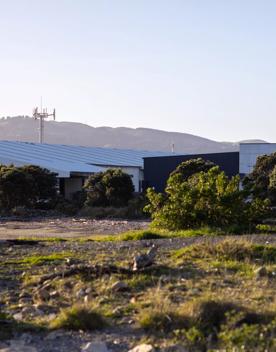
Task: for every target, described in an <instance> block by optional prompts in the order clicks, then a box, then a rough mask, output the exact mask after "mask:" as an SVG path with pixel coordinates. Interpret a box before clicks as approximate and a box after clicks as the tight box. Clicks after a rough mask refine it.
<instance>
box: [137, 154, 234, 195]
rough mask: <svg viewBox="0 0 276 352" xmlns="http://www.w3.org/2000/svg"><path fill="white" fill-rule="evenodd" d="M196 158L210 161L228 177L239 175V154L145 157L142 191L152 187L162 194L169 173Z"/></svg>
mask: <svg viewBox="0 0 276 352" xmlns="http://www.w3.org/2000/svg"><path fill="white" fill-rule="evenodd" d="M197 158H202V159H204V160H209V161H212V162H213V163H214V164H216V165H218V166H219V167H220V169H221V170H222V171H224V172H225V173H226V175H227V176H228V177H232V176H235V175H237V174H239V152H227V153H210V154H192V155H191V154H189V155H172V156H158V157H146V158H144V182H143V189H144V190H145V189H147V188H148V187H154V188H155V190H156V191H157V192H163V191H164V189H165V187H166V182H167V179H168V177H169V175H170V173H171V172H172V171H174V170H175V169H176V168H177V166H178V165H179V164H181V163H182V162H183V161H187V160H190V159H197Z"/></svg>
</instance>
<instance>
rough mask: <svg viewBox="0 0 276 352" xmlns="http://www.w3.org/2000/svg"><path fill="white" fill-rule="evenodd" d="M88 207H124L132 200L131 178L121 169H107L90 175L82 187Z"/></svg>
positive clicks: (132, 187)
mask: <svg viewBox="0 0 276 352" xmlns="http://www.w3.org/2000/svg"><path fill="white" fill-rule="evenodd" d="M84 188H85V190H86V192H87V201H86V204H87V205H90V206H125V205H127V203H128V201H129V200H130V199H131V198H132V196H133V192H134V186H133V183H132V180H131V177H130V176H129V175H128V174H127V173H124V172H122V170H121V169H108V170H106V171H104V172H99V173H97V174H95V175H92V176H90V177H89V179H88V180H87V182H86V184H85V186H84Z"/></svg>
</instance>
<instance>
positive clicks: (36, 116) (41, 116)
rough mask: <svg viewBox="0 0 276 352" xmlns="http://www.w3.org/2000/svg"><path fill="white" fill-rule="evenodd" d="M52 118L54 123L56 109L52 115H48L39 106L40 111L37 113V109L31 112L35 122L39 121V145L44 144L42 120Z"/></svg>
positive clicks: (45, 110)
mask: <svg viewBox="0 0 276 352" xmlns="http://www.w3.org/2000/svg"><path fill="white" fill-rule="evenodd" d="M51 116H52V117H53V119H54V121H55V119H56V109H54V110H53V112H52V113H48V111H47V109H43V108H42V106H41V111H40V112H39V111H38V107H36V108H34V110H33V117H34V119H35V120H38V119H39V143H43V142H44V120H45V119H47V118H49V117H51Z"/></svg>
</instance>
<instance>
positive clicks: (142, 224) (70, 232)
mask: <svg viewBox="0 0 276 352" xmlns="http://www.w3.org/2000/svg"><path fill="white" fill-rule="evenodd" d="M148 225H149V222H147V221H128V220H88V219H82V218H60V219H59V218H57V219H43V220H38V219H36V220H30V221H11V220H5V221H1V222H0V239H15V238H19V237H41V238H46V237H58V238H77V237H85V236H90V235H104V234H105V235H107V234H118V233H122V232H125V231H129V230H139V229H145V228H147V227H148Z"/></svg>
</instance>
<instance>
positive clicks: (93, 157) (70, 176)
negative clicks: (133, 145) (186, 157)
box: [0, 141, 167, 198]
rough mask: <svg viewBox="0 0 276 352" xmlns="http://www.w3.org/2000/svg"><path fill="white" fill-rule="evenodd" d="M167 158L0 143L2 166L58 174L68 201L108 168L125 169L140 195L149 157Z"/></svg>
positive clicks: (132, 152)
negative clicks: (26, 166) (86, 183)
mask: <svg viewBox="0 0 276 352" xmlns="http://www.w3.org/2000/svg"><path fill="white" fill-rule="evenodd" d="M160 155H167V154H166V153H162V152H149V151H139V150H126V149H111V148H100V147H81V146H74V145H59V144H40V143H28V142H16V141H15V142H14V141H0V164H4V165H9V164H13V165H15V166H23V165H27V164H33V165H37V166H40V167H43V168H46V169H48V170H50V171H52V172H55V173H56V174H57V177H58V179H59V185H60V191H61V193H62V194H64V196H65V197H66V198H70V197H71V196H72V194H73V193H75V192H77V191H79V190H81V188H82V186H83V184H84V182H85V179H86V178H87V177H89V176H90V175H91V174H94V173H97V172H100V171H104V170H106V169H108V168H111V167H114V168H121V169H122V170H123V171H124V172H126V173H128V174H129V175H130V176H131V177H132V182H133V185H134V188H135V191H136V192H139V191H141V187H142V181H143V179H144V173H143V168H144V161H143V158H144V157H146V156H160Z"/></svg>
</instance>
